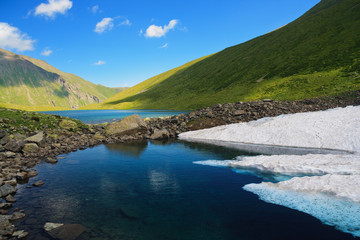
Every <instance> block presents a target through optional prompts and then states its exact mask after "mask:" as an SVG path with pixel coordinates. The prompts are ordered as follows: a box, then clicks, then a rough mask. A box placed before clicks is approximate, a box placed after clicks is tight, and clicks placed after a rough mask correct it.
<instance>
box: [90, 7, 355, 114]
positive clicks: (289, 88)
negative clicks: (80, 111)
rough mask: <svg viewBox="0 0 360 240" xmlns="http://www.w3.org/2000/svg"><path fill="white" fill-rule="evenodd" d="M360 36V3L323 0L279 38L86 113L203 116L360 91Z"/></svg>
mask: <svg viewBox="0 0 360 240" xmlns="http://www.w3.org/2000/svg"><path fill="white" fill-rule="evenodd" d="M359 29H360V1H359V0H323V1H321V2H320V3H319V4H317V5H316V6H314V7H313V8H312V9H310V10H309V11H308V12H307V13H305V14H304V15H303V16H301V17H300V18H298V19H297V20H295V21H294V22H291V23H289V24H288V25H286V26H284V27H282V28H280V29H278V30H276V31H273V32H270V33H268V34H265V35H263V36H260V37H258V38H255V39H252V40H250V41H248V42H245V43H243V44H240V45H237V46H233V47H230V48H227V49H225V50H223V51H221V52H219V53H216V54H214V55H211V56H209V57H205V58H203V59H199V60H196V61H194V62H191V63H189V64H186V65H184V66H181V67H179V68H177V70H176V69H174V70H171V71H169V72H166V73H163V74H160V75H158V76H156V77H154V78H151V79H149V80H146V81H145V82H143V83H140V84H138V85H137V86H135V87H133V88H130V89H128V90H126V91H124V92H121V93H118V94H116V95H115V96H113V97H111V98H110V99H108V100H107V101H105V102H104V103H102V104H98V105H92V106H89V107H86V108H118V109H121V108H152V109H154V108H155V109H160V108H163V109H195V108H200V107H204V106H209V105H212V104H215V103H224V102H236V101H247V100H256V99H263V98H271V99H278V100H295V99H304V98H310V97H318V96H325V95H337V94H340V93H344V92H348V91H353V90H357V89H360V31H359ZM155 79H156V80H155Z"/></svg>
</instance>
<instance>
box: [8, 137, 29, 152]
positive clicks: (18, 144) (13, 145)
mask: <svg viewBox="0 0 360 240" xmlns="http://www.w3.org/2000/svg"><path fill="white" fill-rule="evenodd" d="M4 147H5V149H6V150H9V151H12V152H20V151H21V149H22V148H23V147H24V141H21V140H20V141H17V140H10V141H9V142H8V143H7V144H5V146H4Z"/></svg>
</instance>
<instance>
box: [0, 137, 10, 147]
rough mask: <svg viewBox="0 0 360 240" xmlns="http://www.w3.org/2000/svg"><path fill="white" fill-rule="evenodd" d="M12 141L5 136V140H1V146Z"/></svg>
mask: <svg viewBox="0 0 360 240" xmlns="http://www.w3.org/2000/svg"><path fill="white" fill-rule="evenodd" d="M9 141H10V137H9V136H5V137H3V138H0V145H5V144H6V143H8V142H9Z"/></svg>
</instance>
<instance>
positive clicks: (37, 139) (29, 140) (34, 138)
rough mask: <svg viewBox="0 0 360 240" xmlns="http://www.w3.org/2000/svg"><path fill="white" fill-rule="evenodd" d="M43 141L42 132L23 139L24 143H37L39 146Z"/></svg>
mask: <svg viewBox="0 0 360 240" xmlns="http://www.w3.org/2000/svg"><path fill="white" fill-rule="evenodd" d="M43 141H44V132H39V133H38V134H36V135H34V136H31V137H28V138H26V139H25V142H26V143H37V144H40V143H42V142H43Z"/></svg>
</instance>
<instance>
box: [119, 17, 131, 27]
mask: <svg viewBox="0 0 360 240" xmlns="http://www.w3.org/2000/svg"><path fill="white" fill-rule="evenodd" d="M120 25H125V26H131V22H130V20H129V19H125V20H124V21H122V22H121V23H120Z"/></svg>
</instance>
